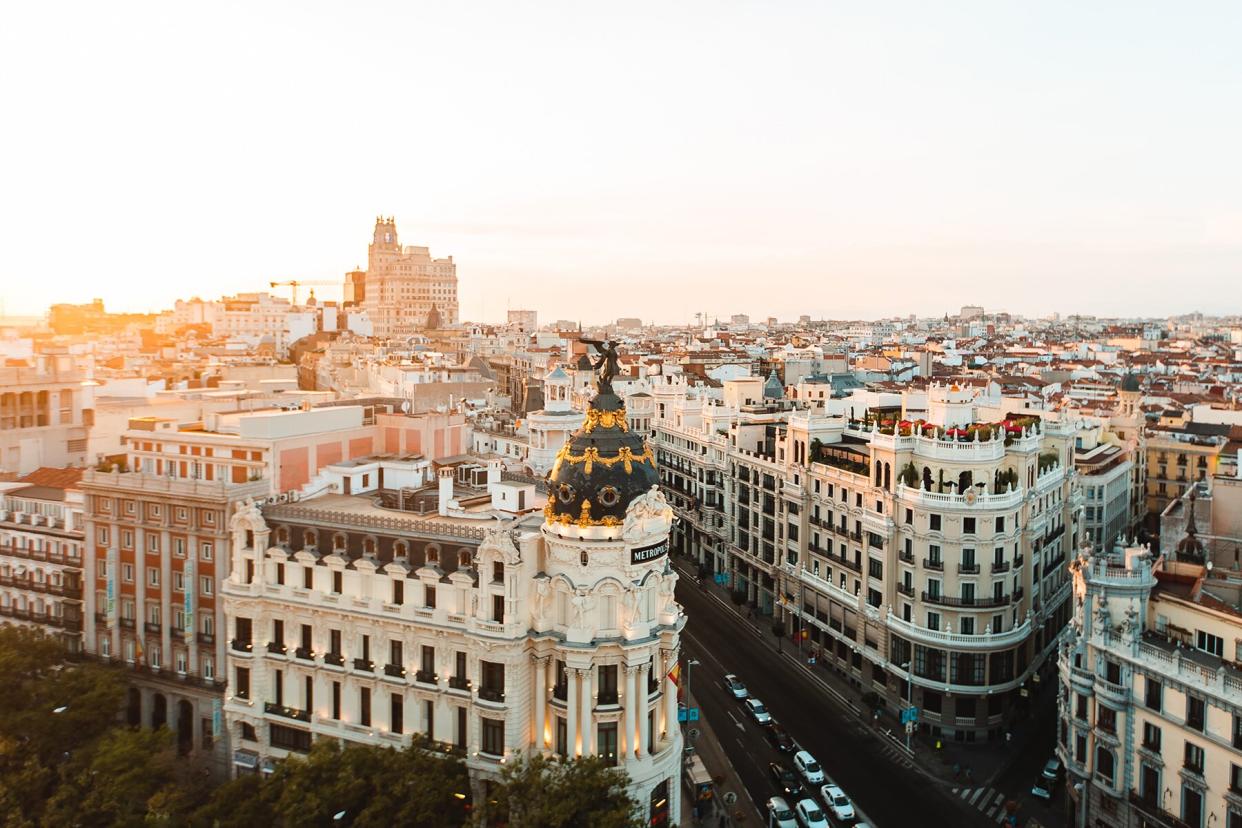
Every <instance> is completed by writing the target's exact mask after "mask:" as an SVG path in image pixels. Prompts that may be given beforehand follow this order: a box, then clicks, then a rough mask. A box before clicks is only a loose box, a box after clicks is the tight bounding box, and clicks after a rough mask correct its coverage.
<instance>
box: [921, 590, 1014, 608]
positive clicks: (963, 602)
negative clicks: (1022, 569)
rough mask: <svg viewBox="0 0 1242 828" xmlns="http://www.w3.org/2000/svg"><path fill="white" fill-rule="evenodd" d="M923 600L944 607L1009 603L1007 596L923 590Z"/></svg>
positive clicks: (994, 605)
mask: <svg viewBox="0 0 1242 828" xmlns="http://www.w3.org/2000/svg"><path fill="white" fill-rule="evenodd" d="M923 600H924V601H926V602H927V603H929V604H940V605H941V606H946V607H1003V606H1005V605H1006V604H1008V603H1009V596H1008V595H1002V596H1000V597H996V596H984V595H975V596H973V597H966V596H962V597H953V596H949V595H941V594H939V593H937V594H932V593H930V592H927V591H926V590H924V592H923Z"/></svg>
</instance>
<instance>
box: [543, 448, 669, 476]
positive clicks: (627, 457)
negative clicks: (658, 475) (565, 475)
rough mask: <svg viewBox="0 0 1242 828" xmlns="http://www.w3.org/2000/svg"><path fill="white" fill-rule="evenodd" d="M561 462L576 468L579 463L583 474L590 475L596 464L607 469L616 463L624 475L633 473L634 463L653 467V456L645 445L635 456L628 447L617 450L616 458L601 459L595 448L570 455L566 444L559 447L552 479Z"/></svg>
mask: <svg viewBox="0 0 1242 828" xmlns="http://www.w3.org/2000/svg"><path fill="white" fill-rule="evenodd" d="M562 461H564V462H566V463H569V464H570V465H571V466H576V465H578V464H579V463H583V464H585V465H583V467H582V473H583V474H590V473H591V470H592V468H593V467H594V466H595V464H596V463H599V464H600V465H601V466H604V467H605V468H609V469H610V468H612V467H613V466H615V465H616V464H617V463H623V464H624V466H625V473H626V474H631V473H633V471H634V464H635V463H644V462H648V461H650V462H651V464H652V465H655V454H654V453H653V452H652V451H651V446H646V445H644V446H643V452H642V454H635V453H634V450H633V449H631V448H630V447H629V446H622V447H621V448H620V449H618V450H617V456H616V457H601V456H600V453H599V449H597V448H596V447H595V446H590V447H588V448H587V449H585V450H584V451H583V452H582V454H570V453H569V445H568V444H566V445H564V446H562V447H561V450H560V451H559V452H557V455H556V462H555V463H553V465H552V476H553V477H555V476H556V473H557V471H558V470H559V469H560V467H561V462H562Z"/></svg>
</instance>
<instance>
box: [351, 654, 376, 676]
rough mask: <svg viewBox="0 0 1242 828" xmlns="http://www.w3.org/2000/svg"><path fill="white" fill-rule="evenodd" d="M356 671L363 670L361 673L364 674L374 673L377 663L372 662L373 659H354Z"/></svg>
mask: <svg viewBox="0 0 1242 828" xmlns="http://www.w3.org/2000/svg"><path fill="white" fill-rule="evenodd" d="M354 669H355V670H361V671H362V672H364V673H374V672H375V662H374V661H372V660H371V659H369V658H355V659H354Z"/></svg>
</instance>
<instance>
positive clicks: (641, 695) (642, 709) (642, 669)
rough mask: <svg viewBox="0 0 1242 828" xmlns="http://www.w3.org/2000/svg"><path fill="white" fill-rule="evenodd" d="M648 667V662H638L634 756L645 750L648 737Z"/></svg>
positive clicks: (641, 753)
mask: <svg viewBox="0 0 1242 828" xmlns="http://www.w3.org/2000/svg"><path fill="white" fill-rule="evenodd" d="M650 669H651V665H650V664H640V665H639V667H638V679H637V683H638V697H637V698H636V699H635V703H636V704H637V707H638V744H637V745H636V747H637V750H635V751H634V755H635V756H642V755H643V754H645V753H646V752H647V740H648V739H649V738H650V731H649V730H648V723H649V721H650V720H649V719H648V718H647V717H648V713H649V712H650V709H651V704H650V699H651V697H650V695H649V694H648V693H647V672H648V671H649V670H650Z"/></svg>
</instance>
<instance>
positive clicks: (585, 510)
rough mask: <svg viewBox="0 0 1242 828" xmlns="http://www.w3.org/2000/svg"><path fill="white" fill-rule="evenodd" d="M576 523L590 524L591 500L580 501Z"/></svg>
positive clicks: (581, 524)
mask: <svg viewBox="0 0 1242 828" xmlns="http://www.w3.org/2000/svg"><path fill="white" fill-rule="evenodd" d="M578 525H579V526H590V525H591V501H589V500H584V501H582V510H581V511H580V512H579V513H578Z"/></svg>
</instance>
